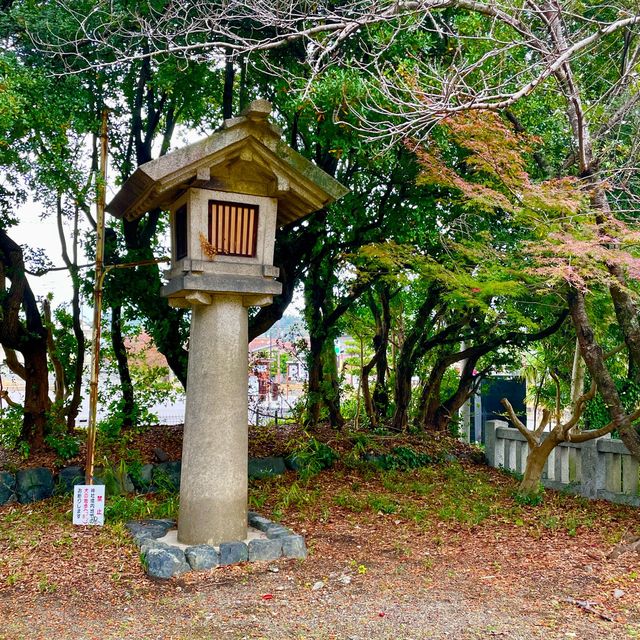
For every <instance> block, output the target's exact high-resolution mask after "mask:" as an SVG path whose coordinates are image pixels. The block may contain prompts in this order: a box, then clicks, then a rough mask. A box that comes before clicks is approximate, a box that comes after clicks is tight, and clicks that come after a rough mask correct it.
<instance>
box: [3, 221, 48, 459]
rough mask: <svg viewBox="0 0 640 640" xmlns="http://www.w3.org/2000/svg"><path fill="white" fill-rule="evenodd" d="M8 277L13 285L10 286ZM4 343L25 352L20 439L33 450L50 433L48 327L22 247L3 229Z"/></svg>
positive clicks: (42, 442)
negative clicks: (38, 302)
mask: <svg viewBox="0 0 640 640" xmlns="http://www.w3.org/2000/svg"><path fill="white" fill-rule="evenodd" d="M7 280H10V281H11V286H10V287H9V288H8V289H7ZM0 294H1V295H0V314H1V316H2V322H0V344H2V346H3V347H4V348H5V349H8V350H15V351H19V352H20V353H22V356H23V358H24V367H23V368H22V372H23V373H24V380H25V402H24V418H23V423H22V429H21V432H20V439H21V440H23V441H24V442H26V443H27V444H28V445H29V446H30V448H31V451H38V450H40V449H42V448H43V447H44V438H45V435H46V433H47V427H48V424H47V423H48V420H47V413H48V411H49V409H50V407H51V401H50V400H49V371H48V367H47V330H46V328H45V326H44V324H43V322H42V316H41V315H40V310H39V309H38V305H37V303H36V299H35V296H34V295H33V291H32V290H31V287H30V286H29V283H28V281H27V278H26V276H25V266H24V259H23V254H22V249H21V248H20V246H19V245H18V244H17V243H15V242H14V241H13V240H12V239H11V238H10V237H9V236H8V235H7V233H6V231H5V230H4V229H1V228H0Z"/></svg>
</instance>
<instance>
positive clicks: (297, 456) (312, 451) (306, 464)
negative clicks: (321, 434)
mask: <svg viewBox="0 0 640 640" xmlns="http://www.w3.org/2000/svg"><path fill="white" fill-rule="evenodd" d="M291 457H292V458H293V459H294V460H295V463H296V465H297V466H298V473H299V474H300V477H301V478H302V479H308V478H311V477H312V476H314V475H316V474H317V473H320V471H322V470H323V469H328V468H329V467H331V466H332V465H333V463H334V462H335V461H336V460H338V458H339V456H338V454H337V453H336V452H335V451H334V450H333V449H332V448H331V447H330V446H329V445H327V444H325V443H324V442H320V441H319V440H316V438H313V437H312V438H309V440H306V441H305V442H303V443H302V444H301V445H300V446H299V447H297V448H296V449H295V450H294V452H293V454H292V456H291Z"/></svg>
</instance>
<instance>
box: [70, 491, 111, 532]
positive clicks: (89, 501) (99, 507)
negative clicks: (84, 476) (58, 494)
mask: <svg viewBox="0 0 640 640" xmlns="http://www.w3.org/2000/svg"><path fill="white" fill-rule="evenodd" d="M73 524H81V525H87V524H96V525H99V526H102V525H103V524H104V485H103V484H77V485H76V486H75V487H74V488H73Z"/></svg>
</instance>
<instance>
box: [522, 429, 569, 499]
mask: <svg viewBox="0 0 640 640" xmlns="http://www.w3.org/2000/svg"><path fill="white" fill-rule="evenodd" d="M558 444H559V441H558V440H557V439H556V438H555V437H554V435H553V432H552V433H550V434H549V435H548V436H547V438H545V440H543V441H542V442H541V443H540V444H539V445H538V446H536V447H531V448H530V450H529V455H528V456H527V464H526V466H525V470H524V476H523V477H522V480H521V482H520V486H519V487H518V493H520V494H522V495H525V496H535V495H537V494H538V493H540V481H541V480H542V472H543V471H544V465H545V464H546V462H547V459H548V458H549V455H550V454H551V452H552V451H553V450H554V448H555V447H556V446H557V445H558Z"/></svg>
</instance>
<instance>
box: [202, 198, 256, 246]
mask: <svg viewBox="0 0 640 640" xmlns="http://www.w3.org/2000/svg"><path fill="white" fill-rule="evenodd" d="M258 211H259V209H258V205H255V204H245V203H242V202H222V201H219V200H209V243H210V244H211V245H212V246H213V249H214V250H215V252H216V253H218V254H221V255H227V256H245V257H249V258H253V257H254V256H255V255H256V245H257V240H258Z"/></svg>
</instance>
